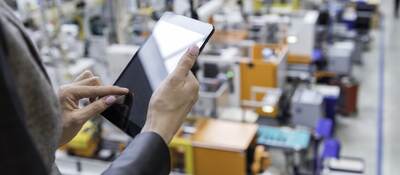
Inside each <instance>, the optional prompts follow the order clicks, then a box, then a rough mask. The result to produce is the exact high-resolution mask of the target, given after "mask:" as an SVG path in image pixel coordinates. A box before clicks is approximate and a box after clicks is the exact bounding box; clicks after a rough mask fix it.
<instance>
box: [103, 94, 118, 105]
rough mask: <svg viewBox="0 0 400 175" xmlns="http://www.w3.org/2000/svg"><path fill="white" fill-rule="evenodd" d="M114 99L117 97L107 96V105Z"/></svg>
mask: <svg viewBox="0 0 400 175" xmlns="http://www.w3.org/2000/svg"><path fill="white" fill-rule="evenodd" d="M115 101H117V98H115V96H108V97H107V98H106V100H105V102H106V104H107V105H112V104H113V103H114V102H115Z"/></svg>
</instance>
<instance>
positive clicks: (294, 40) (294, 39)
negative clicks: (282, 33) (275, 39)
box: [286, 36, 298, 44]
mask: <svg viewBox="0 0 400 175" xmlns="http://www.w3.org/2000/svg"><path fill="white" fill-rule="evenodd" d="M286 41H287V42H288V43H289V44H294V43H297V41H298V39H297V37H296V36H288V37H287V39H286Z"/></svg>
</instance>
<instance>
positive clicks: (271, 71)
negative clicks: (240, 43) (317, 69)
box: [240, 44, 288, 117]
mask: <svg viewBox="0 0 400 175" xmlns="http://www.w3.org/2000/svg"><path fill="white" fill-rule="evenodd" d="M265 48H268V49H271V50H272V51H273V55H274V56H273V57H272V58H264V56H263V50H264V49H265ZM287 53H288V47H287V45H271V44H255V45H254V46H253V47H252V50H251V57H252V59H243V60H241V62H240V81H241V82H240V92H241V93H240V99H241V101H242V102H243V101H248V100H254V99H251V98H252V94H253V93H254V92H253V91H254V88H255V87H257V88H260V87H261V88H281V87H282V86H283V84H284V82H285V78H286V61H287ZM265 95H266V94H263V93H258V94H257V96H256V100H257V101H261V100H263V99H264V96H265ZM256 112H257V113H258V114H259V115H260V116H271V117H276V116H277V110H273V112H264V111H263V110H262V108H261V107H259V108H257V109H256Z"/></svg>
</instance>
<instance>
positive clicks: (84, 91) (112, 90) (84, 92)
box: [68, 86, 129, 99]
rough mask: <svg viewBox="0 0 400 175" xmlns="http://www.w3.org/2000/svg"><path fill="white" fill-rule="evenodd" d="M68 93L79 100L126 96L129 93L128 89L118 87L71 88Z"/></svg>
mask: <svg viewBox="0 0 400 175" xmlns="http://www.w3.org/2000/svg"><path fill="white" fill-rule="evenodd" d="M68 91H69V93H70V94H71V95H73V96H74V97H75V98H77V99H82V98H92V97H104V96H109V95H125V94H127V93H128V92H129V90H128V89H127V88H121V87H117V86H71V87H69V89H68Z"/></svg>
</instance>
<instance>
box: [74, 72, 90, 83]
mask: <svg viewBox="0 0 400 175" xmlns="http://www.w3.org/2000/svg"><path fill="white" fill-rule="evenodd" d="M93 76H94V75H93V73H92V72H91V71H90V70H85V71H84V72H83V73H81V74H80V75H79V76H78V77H76V78H75V80H74V82H77V81H81V80H84V79H87V78H90V77H93Z"/></svg>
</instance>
